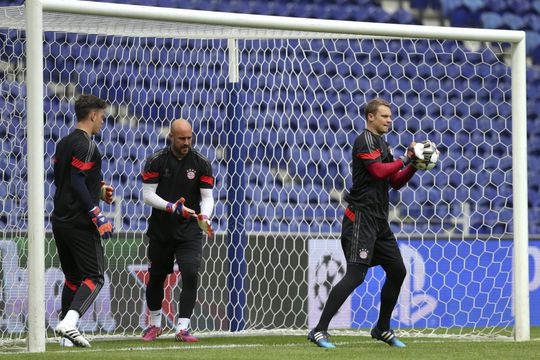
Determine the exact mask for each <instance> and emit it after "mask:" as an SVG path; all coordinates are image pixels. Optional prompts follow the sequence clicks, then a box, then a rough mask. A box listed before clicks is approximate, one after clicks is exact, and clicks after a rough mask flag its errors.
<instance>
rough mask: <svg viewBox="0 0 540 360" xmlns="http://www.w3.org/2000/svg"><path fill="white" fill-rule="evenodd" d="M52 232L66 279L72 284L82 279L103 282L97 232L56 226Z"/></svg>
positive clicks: (102, 262)
mask: <svg viewBox="0 0 540 360" xmlns="http://www.w3.org/2000/svg"><path fill="white" fill-rule="evenodd" d="M52 230H53V235H54V241H55V242H56V248H57V250H58V257H59V258H60V265H61V266H62V271H63V272H64V275H65V277H66V279H67V280H68V281H69V282H71V283H73V284H79V283H80V282H81V281H83V280H84V279H92V280H94V281H96V280H101V281H103V274H104V271H105V265H104V255H103V245H102V243H101V238H100V236H99V233H98V232H97V230H96V229H92V228H90V229H79V228H72V227H68V226H58V225H56V226H55V225H53V227H52Z"/></svg>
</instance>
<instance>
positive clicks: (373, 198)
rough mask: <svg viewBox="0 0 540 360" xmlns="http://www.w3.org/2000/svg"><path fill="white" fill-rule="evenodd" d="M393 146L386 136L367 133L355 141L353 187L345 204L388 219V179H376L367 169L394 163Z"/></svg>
mask: <svg viewBox="0 0 540 360" xmlns="http://www.w3.org/2000/svg"><path fill="white" fill-rule="evenodd" d="M392 161H394V157H393V155H392V152H391V150H390V146H388V143H387V142H386V141H385V140H384V138H383V137H382V136H378V135H375V134H373V133H372V132H370V131H368V130H365V131H364V132H363V133H362V134H360V135H359V136H358V137H357V138H356V140H355V141H354V146H353V151H352V175H353V184H352V188H351V189H350V191H349V193H348V194H347V195H346V197H345V201H347V202H348V203H349V206H351V207H352V208H354V209H357V210H367V211H370V212H371V213H373V212H375V215H376V216H380V217H384V218H387V217H388V204H389V201H388V186H389V180H388V179H376V178H375V177H373V175H371V174H370V173H369V171H368V169H367V167H368V165H369V164H371V163H374V162H384V163H388V162H392Z"/></svg>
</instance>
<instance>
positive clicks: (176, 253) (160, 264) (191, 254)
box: [147, 222, 203, 274]
mask: <svg viewBox="0 0 540 360" xmlns="http://www.w3.org/2000/svg"><path fill="white" fill-rule="evenodd" d="M147 239H148V240H147V241H148V250H147V251H148V252H147V257H148V271H149V272H151V273H152V272H154V273H156V274H170V273H172V272H173V270H174V259H175V258H176V262H177V263H178V267H179V269H180V270H182V264H188V263H189V264H192V265H195V266H196V268H197V270H199V269H200V266H201V258H202V243H203V234H202V231H201V229H200V228H199V226H198V225H197V222H189V223H187V224H185V229H184V231H182V236H181V237H180V238H179V239H161V238H157V237H152V236H151V235H148V236H147Z"/></svg>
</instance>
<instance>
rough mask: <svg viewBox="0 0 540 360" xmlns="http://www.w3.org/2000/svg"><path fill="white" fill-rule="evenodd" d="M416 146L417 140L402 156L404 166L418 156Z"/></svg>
mask: <svg viewBox="0 0 540 360" xmlns="http://www.w3.org/2000/svg"><path fill="white" fill-rule="evenodd" d="M415 146H416V142H414V141H413V142H412V143H411V145H409V147H408V148H407V150H406V151H405V154H404V155H403V156H401V157H400V159H401V161H402V162H403V166H407V165H409V163H410V162H411V161H413V160H414V159H415V158H416V152H415Z"/></svg>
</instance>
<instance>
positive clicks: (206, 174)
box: [199, 160, 214, 189]
mask: <svg viewBox="0 0 540 360" xmlns="http://www.w3.org/2000/svg"><path fill="white" fill-rule="evenodd" d="M199 187H200V188H201V189H213V188H214V176H213V175H212V165H211V164H210V162H209V161H208V160H206V161H204V162H203V165H202V168H201V175H200V176H199Z"/></svg>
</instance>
